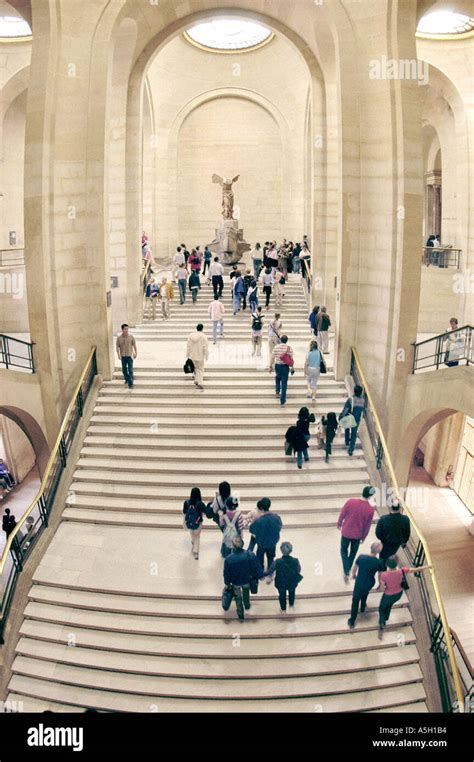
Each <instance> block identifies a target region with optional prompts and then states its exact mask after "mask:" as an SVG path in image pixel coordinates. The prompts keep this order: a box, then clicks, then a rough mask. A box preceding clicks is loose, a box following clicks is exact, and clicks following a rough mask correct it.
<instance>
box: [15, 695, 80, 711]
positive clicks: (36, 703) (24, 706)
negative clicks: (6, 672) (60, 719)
mask: <svg viewBox="0 0 474 762" xmlns="http://www.w3.org/2000/svg"><path fill="white" fill-rule="evenodd" d="M10 706H12V707H15V708H13V709H10V708H9V707H10ZM16 707H21V708H18V709H16ZM9 711H18V712H22V713H23V712H28V713H29V714H32V713H36V712H37V713H40V712H74V713H76V712H77V713H78V714H79V713H82V712H83V711H84V709H83V707H82V706H74V705H73V704H59V703H57V702H56V701H44V700H42V699H36V698H32V697H31V696H22V695H21V694H20V693H9V694H8V701H7V702H5V704H4V706H3V712H9Z"/></svg>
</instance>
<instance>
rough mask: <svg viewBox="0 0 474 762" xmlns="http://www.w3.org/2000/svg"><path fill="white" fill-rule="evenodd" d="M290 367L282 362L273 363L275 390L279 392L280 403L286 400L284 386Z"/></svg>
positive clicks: (286, 384)
mask: <svg viewBox="0 0 474 762" xmlns="http://www.w3.org/2000/svg"><path fill="white" fill-rule="evenodd" d="M289 373H290V368H289V367H288V365H284V363H279V364H275V391H276V393H277V394H280V392H281V396H280V405H284V404H285V402H286V388H287V386H288V375H289Z"/></svg>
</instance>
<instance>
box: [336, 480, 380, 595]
mask: <svg viewBox="0 0 474 762" xmlns="http://www.w3.org/2000/svg"><path fill="white" fill-rule="evenodd" d="M374 495H375V489H374V488H373V487H364V489H363V491H362V499H360V498H351V499H350V500H348V501H347V502H346V503H345V505H344V506H343V508H342V510H341V513H340V514H339V518H338V520H337V528H338V529H340V530H341V558H342V567H343V570H344V580H345V581H346V582H349V575H350V572H351V569H352V564H353V563H354V559H355V557H356V554H357V551H358V549H359V545H360V544H361V542H364V540H365V538H366V537H367V535H368V534H369V531H370V527H371V524H372V520H373V518H374V511H375V503H374V500H373V496H374ZM371 498H372V501H371Z"/></svg>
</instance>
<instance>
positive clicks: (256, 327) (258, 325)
mask: <svg viewBox="0 0 474 762" xmlns="http://www.w3.org/2000/svg"><path fill="white" fill-rule="evenodd" d="M262 325H263V320H262V318H261V317H259V316H258V315H254V316H253V320H252V331H261V330H262Z"/></svg>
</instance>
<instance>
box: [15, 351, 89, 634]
mask: <svg viewBox="0 0 474 762" xmlns="http://www.w3.org/2000/svg"><path fill="white" fill-rule="evenodd" d="M96 375H97V361H96V349H95V347H94V348H93V349H92V350H91V353H90V355H89V357H88V360H87V363H86V366H85V368H84V370H83V372H82V375H81V378H80V380H79V383H78V384H77V386H76V389H75V392H74V395H73V397H72V399H71V402H70V403H69V406H68V409H67V411H66V414H65V416H64V420H63V422H62V424H61V428H60V430H59V434H58V437H57V440H56V444H55V445H54V447H53V450H52V452H51V455H50V458H49V460H48V464H47V466H46V470H45V472H44V475H43V479H42V481H41V486H40V489H39V492H38V494H37V495H36V497H35V499H34V500H33V502H32V503H31V504H30V505H29V506H28V508H27V509H26V510H25V512H24V513H23V515H22V516H21V518H20V519H19V520H18V522H17V524H16V526H15V528H14V530H13V532H11V534H9V535H8V537H7V543H6V545H5V548H4V550H3V553H2V556H1V559H0V595H1V605H0V643H3V642H4V640H3V633H4V629H5V624H6V621H7V618H8V613H9V611H10V607H11V602H12V599H13V594H14V592H15V587H16V583H17V580H18V577H19V575H20V574H21V572H22V571H23V566H24V563H25V561H26V559H27V558H28V556H29V555H30V553H31V551H32V549H33V547H34V545H35V544H36V541H37V540H38V537H40V535H41V534H42V533H43V531H44V530H45V529H46V527H47V526H48V520H49V515H50V513H51V509H52V507H53V502H54V498H55V496H56V492H57V489H58V485H59V481H60V479H61V476H62V474H63V472H64V469H65V468H66V465H67V459H68V454H69V452H70V450H71V447H72V444H73V440H74V434H75V433H76V429H77V426H78V424H79V421H80V419H81V417H82V414H83V410H84V404H85V402H86V400H87V397H88V395H89V391H90V389H91V387H92V384H93V383H94V378H95V376H96Z"/></svg>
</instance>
